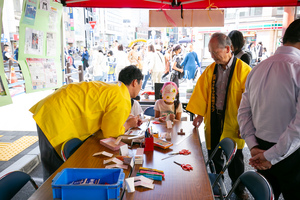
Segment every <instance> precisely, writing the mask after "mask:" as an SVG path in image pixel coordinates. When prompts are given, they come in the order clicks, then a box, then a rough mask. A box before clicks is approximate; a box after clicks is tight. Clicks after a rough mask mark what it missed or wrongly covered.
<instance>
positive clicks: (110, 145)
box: [100, 138, 125, 151]
mask: <svg viewBox="0 0 300 200" xmlns="http://www.w3.org/2000/svg"><path fill="white" fill-rule="evenodd" d="M115 142H116V139H115V138H106V139H103V140H100V144H101V145H103V146H105V147H107V148H109V149H111V150H113V151H117V150H119V149H120V147H121V146H123V145H125V143H123V142H120V143H119V144H118V145H116V144H115Z"/></svg>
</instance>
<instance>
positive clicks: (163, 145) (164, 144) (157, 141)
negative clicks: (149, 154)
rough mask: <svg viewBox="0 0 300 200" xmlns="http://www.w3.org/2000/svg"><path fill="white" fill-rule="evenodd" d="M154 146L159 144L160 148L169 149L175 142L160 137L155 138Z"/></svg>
mask: <svg viewBox="0 0 300 200" xmlns="http://www.w3.org/2000/svg"><path fill="white" fill-rule="evenodd" d="M154 146H158V147H160V148H163V149H167V148H169V147H170V146H173V143H172V142H168V141H165V140H162V139H159V138H154Z"/></svg>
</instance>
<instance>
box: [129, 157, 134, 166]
mask: <svg viewBox="0 0 300 200" xmlns="http://www.w3.org/2000/svg"><path fill="white" fill-rule="evenodd" d="M133 166H134V163H133V159H131V161H130V167H131V168H133Z"/></svg>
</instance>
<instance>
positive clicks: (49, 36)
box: [47, 32, 56, 57]
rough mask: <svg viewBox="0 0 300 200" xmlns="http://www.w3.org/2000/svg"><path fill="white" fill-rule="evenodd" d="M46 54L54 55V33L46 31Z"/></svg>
mask: <svg viewBox="0 0 300 200" xmlns="http://www.w3.org/2000/svg"><path fill="white" fill-rule="evenodd" d="M47 56H49V57H51V56H52V57H54V56H56V34H55V33H50V32H48V33H47Z"/></svg>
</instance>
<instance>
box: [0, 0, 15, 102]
mask: <svg viewBox="0 0 300 200" xmlns="http://www.w3.org/2000/svg"><path fill="white" fill-rule="evenodd" d="M2 12H3V1H0V31H1V32H2ZM1 52H3V49H1ZM1 55H2V53H1ZM0 58H1V59H0V106H5V105H7V104H11V103H12V99H11V97H10V94H9V90H8V83H7V79H6V76H5V72H4V64H3V57H2V56H0Z"/></svg>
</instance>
